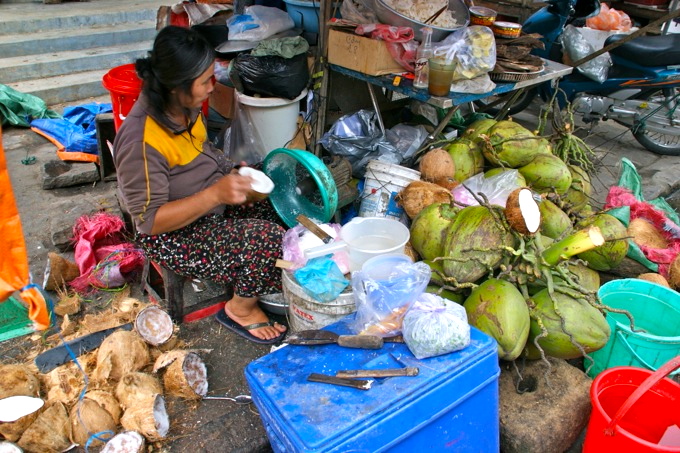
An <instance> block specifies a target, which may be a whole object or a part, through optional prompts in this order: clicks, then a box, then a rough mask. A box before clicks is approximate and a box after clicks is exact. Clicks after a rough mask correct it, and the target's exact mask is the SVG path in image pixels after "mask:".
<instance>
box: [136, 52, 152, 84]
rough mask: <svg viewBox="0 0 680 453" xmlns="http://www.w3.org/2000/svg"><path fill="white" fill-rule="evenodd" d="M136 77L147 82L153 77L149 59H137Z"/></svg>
mask: <svg viewBox="0 0 680 453" xmlns="http://www.w3.org/2000/svg"><path fill="white" fill-rule="evenodd" d="M135 69H136V70H137V75H138V76H139V78H140V79H142V80H148V79H149V78H151V77H153V67H152V65H151V57H146V58H138V59H137V61H136V63H135Z"/></svg>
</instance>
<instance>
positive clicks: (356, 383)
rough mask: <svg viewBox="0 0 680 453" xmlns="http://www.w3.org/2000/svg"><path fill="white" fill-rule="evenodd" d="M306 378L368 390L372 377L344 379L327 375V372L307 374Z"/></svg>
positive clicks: (311, 380) (312, 380) (371, 383)
mask: <svg viewBox="0 0 680 453" xmlns="http://www.w3.org/2000/svg"><path fill="white" fill-rule="evenodd" d="M307 380H308V381H310V382H321V383H323V384H333V385H341V386H343V387H352V388H355V389H359V390H368V389H370V388H371V385H373V379H366V380H363V379H346V378H339V377H335V376H329V375H327V374H321V373H312V374H310V375H309V376H307Z"/></svg>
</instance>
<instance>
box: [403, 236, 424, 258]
mask: <svg viewBox="0 0 680 453" xmlns="http://www.w3.org/2000/svg"><path fill="white" fill-rule="evenodd" d="M404 255H406V256H408V257H409V258H411V260H413V262H414V263H415V262H418V261H420V255H418V252H416V249H414V248H413V245H411V241H408V242H407V243H406V245H405V246H404Z"/></svg>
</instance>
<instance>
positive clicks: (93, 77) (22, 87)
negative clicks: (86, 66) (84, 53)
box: [8, 69, 108, 106]
mask: <svg viewBox="0 0 680 453" xmlns="http://www.w3.org/2000/svg"><path fill="white" fill-rule="evenodd" d="M107 72H108V69H100V70H94V71H86V72H78V73H74V74H69V75H63V76H59V77H49V78H45V79H39V80H27V81H23V82H17V83H10V84H8V85H9V86H10V87H11V88H14V89H15V90H17V91H20V92H22V93H28V94H32V95H34V96H37V97H39V98H40V99H42V100H43V101H45V103H46V104H47V105H48V106H51V105H55V104H61V103H65V102H72V101H78V100H83V99H88V98H92V97H97V96H105V95H107V94H108V91H107V90H106V89H105V88H104V87H103V86H102V77H104V74H106V73H107ZM84 102H86V101H83V103H84Z"/></svg>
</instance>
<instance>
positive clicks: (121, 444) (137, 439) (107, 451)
mask: <svg viewBox="0 0 680 453" xmlns="http://www.w3.org/2000/svg"><path fill="white" fill-rule="evenodd" d="M144 444H145V442H144V437H142V435H141V434H139V433H138V432H137V431H123V432H122V433H118V434H116V435H115V436H113V437H112V438H111V440H110V441H108V442H107V443H106V445H105V446H104V448H103V449H102V450H101V451H100V452H99V453H142V452H143V451H144V446H145V445H144Z"/></svg>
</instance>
